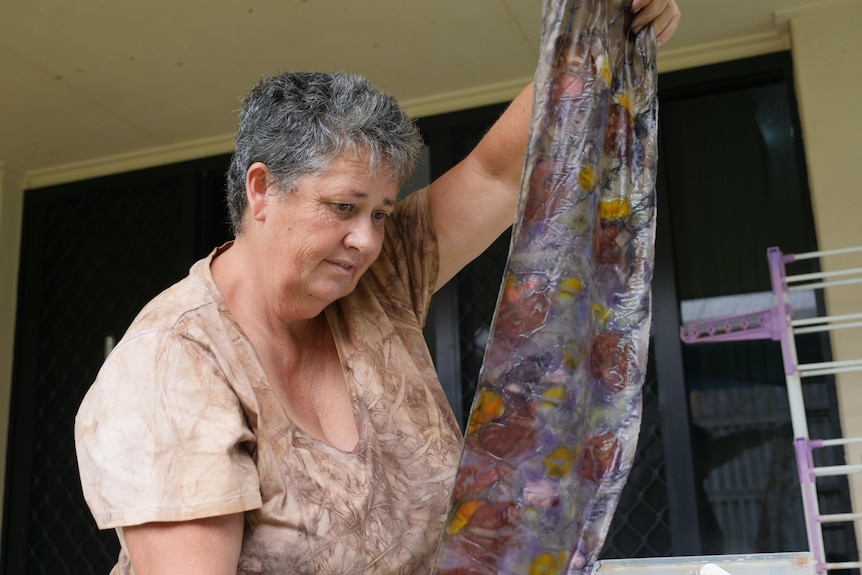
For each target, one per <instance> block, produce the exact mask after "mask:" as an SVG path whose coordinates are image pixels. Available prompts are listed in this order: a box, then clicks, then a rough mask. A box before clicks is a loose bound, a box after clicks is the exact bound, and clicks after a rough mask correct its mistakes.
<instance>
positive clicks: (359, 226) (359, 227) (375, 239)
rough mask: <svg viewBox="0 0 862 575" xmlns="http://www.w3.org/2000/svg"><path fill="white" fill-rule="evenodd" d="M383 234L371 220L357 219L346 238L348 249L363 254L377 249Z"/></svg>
mask: <svg viewBox="0 0 862 575" xmlns="http://www.w3.org/2000/svg"><path fill="white" fill-rule="evenodd" d="M381 232H382V230H379V229H378V226H376V225H375V224H374V222H372V221H371V220H370V219H365V218H357V220H355V221H354V222H353V225H352V226H351V229H350V231H349V232H348V234H347V237H346V238H345V241H346V243H347V247H349V248H356V249H358V250H359V251H360V252H363V253H365V252H368V251H370V250H373V249H376V248H377V244H378V243H379V241H380V239H379V237H380V235H381Z"/></svg>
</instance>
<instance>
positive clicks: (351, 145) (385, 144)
mask: <svg viewBox="0 0 862 575" xmlns="http://www.w3.org/2000/svg"><path fill="white" fill-rule="evenodd" d="M421 147H422V139H421V137H420V135H419V130H418V128H417V127H416V124H415V122H414V121H413V120H412V119H411V118H410V117H409V116H408V115H407V113H406V112H405V111H404V110H403V109H402V108H401V106H400V105H399V104H398V102H397V101H396V100H395V98H393V97H392V96H390V95H389V94H387V93H385V92H382V91H380V90H378V89H377V88H375V87H374V86H372V84H371V83H370V82H369V81H368V80H367V79H365V78H363V77H361V76H357V75H354V74H349V73H346V72H332V73H321V72H290V73H284V74H280V75H278V76H268V75H267V76H264V77H263V78H262V79H261V80H260V82H258V84H257V85H255V86H254V87H253V88H252V89H251V91H250V92H249V94H248V95H247V96H246V97H245V98H244V99H243V106H242V110H241V111H240V117H239V127H238V129H237V133H236V147H235V151H234V154H233V158H232V159H231V165H230V168H229V169H228V174H227V197H226V199H227V206H228V212H229V214H230V219H231V227H232V229H233V232H234V234H239V233H241V231H242V221H243V216H244V213H245V208H246V204H247V199H246V191H245V177H246V172H247V171H248V168H249V166H251V165H252V164H253V163H254V162H262V163H264V164H265V165H266V166H267V168H268V169H269V171H270V173H271V174H272V175H273V176H274V177H275V178H276V185H277V186H278V188H279V189H280V190H281V191H289V190H290V189H291V188H292V187H293V186H294V185H295V183H296V180H297V179H298V178H299V177H300V176H303V175H305V174H319V173H322V172H324V171H325V170H326V169H327V167H328V166H329V164H330V162H332V160H333V159H335V158H336V157H337V156H339V155H340V154H342V153H351V152H353V153H357V154H360V157H363V158H366V159H367V161H368V162H369V173H379V171H380V170H387V172H388V174H389V175H390V176H391V177H392V180H393V181H397V182H398V183H399V184H403V183H404V182H405V181H406V180H407V179H408V178H409V177H410V175H411V174H412V173H413V171H414V169H415V168H416V163H417V161H418V158H419V152H420V149H421Z"/></svg>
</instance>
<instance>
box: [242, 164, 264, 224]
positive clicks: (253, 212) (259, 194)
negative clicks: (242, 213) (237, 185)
mask: <svg viewBox="0 0 862 575" xmlns="http://www.w3.org/2000/svg"><path fill="white" fill-rule="evenodd" d="M269 181H270V174H269V168H267V167H266V164H264V163H263V162H255V163H253V164H252V165H250V166H249V167H248V170H246V172H245V195H246V200H247V201H248V211H249V215H250V216H251V217H252V218H254V219H255V220H263V219H264V217H265V215H266V204H267V200H268V196H267V194H266V192H267V189H268V186H269Z"/></svg>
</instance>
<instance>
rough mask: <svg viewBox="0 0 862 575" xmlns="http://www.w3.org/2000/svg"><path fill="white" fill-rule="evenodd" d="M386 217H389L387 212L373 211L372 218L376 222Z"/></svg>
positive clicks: (382, 220)
mask: <svg viewBox="0 0 862 575" xmlns="http://www.w3.org/2000/svg"><path fill="white" fill-rule="evenodd" d="M388 217H389V213H388V212H375V213H374V219H375V220H376V221H378V222H385V221H386V218H388Z"/></svg>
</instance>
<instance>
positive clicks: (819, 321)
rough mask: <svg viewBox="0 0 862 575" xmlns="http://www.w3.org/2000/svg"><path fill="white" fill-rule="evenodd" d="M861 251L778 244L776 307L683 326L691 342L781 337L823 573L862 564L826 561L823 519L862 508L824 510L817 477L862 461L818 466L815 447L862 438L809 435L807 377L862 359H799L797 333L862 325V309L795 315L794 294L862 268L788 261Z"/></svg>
mask: <svg viewBox="0 0 862 575" xmlns="http://www.w3.org/2000/svg"><path fill="white" fill-rule="evenodd" d="M857 253H860V254H862V246H858V247H850V248H842V249H837V250H826V251H814V252H806V253H801V254H783V253H781V250H780V249H778V248H777V247H772V248H769V249H768V250H767V259H768V261H769V275H770V281H771V283H772V292H773V295H774V297H775V305H774V306H773V307H771V308H768V309H765V310H762V311H759V312H754V313H747V314H742V315H735V316H727V317H723V318H715V319H711V320H707V321H702V322H697V323H693V324H689V325H687V326H684V327H682V328H681V329H680V337H681V339H682V340H683V341H684V342H686V343H701V342H715V341H739V340H751V339H766V338H769V339H773V340H776V341H780V342H781V353H782V358H783V360H784V372H785V375H786V379H787V394H788V398H789V401H790V417H791V421H792V424H793V434H794V446H795V449H796V463H797V473H798V476H799V485H800V489H801V490H802V504H803V508H804V510H805V518H806V526H805V527H806V533H807V535H808V544H809V548H810V551H811V553H812V554H813V555H814V558H815V560H816V562H817V572H818V573H825V572H826V571H830V570H836V569H860V568H862V562H859V561H850V562H842V563H828V562H827V561H826V553H825V548H824V540H823V529H822V526H823V524H824V523H839V522H857V521H862V513H855V512H850V513H833V514H829V515H822V514H821V513H820V508H819V501H818V496H817V481H816V480H817V478H818V477H828V476H840V475H851V474H855V473H862V465H831V466H821V467H817V466H815V465H814V457H813V450H815V449H821V448H824V447H835V446H845V445H850V444H853V443H862V437H847V438H833V439H811V438H810V437H809V435H808V421H807V418H806V411H805V402H804V396H803V394H802V378H808V377H818V376H824V375H836V374H840V373H848V372H854V371H862V358H860V359H846V360H836V361H824V362H818V363H809V364H799V363H798V361H797V355H796V336H797V335H802V334H808V333H821V332H830V331H835V330H840V329H851V328H860V327H862V313H850V314H842V315H835V316H822V317H815V318H805V319H796V320H794V319H793V318H792V315H793V309H792V306H791V305H790V298H789V297H788V294H789V292H792V291H811V290H821V293H823V290H826V289H829V288H834V287H838V286H847V285H853V284H862V267H855V268H848V269H841V270H835V271H827V272H816V273H806V274H796V275H787V269H786V267H787V264H790V263H793V262H797V261H801V260H808V259H814V258H821V257H828V256H835V255H847V254H857ZM834 278H840V279H834Z"/></svg>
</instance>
